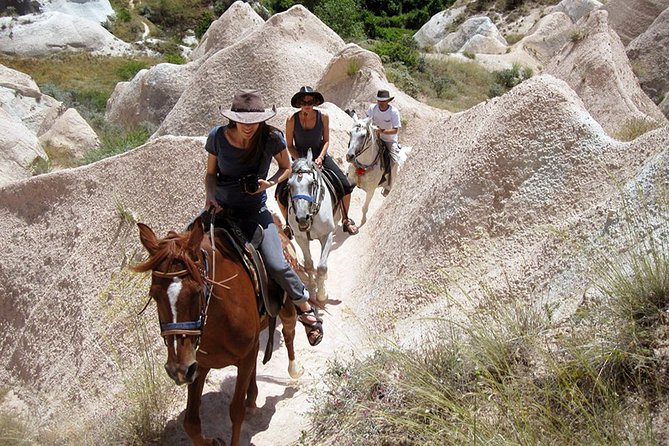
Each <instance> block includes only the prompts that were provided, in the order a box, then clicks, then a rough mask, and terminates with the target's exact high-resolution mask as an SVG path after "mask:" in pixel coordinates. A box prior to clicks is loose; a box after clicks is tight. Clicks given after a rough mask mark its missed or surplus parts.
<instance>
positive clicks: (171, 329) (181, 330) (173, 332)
mask: <svg viewBox="0 0 669 446" xmlns="http://www.w3.org/2000/svg"><path fill="white" fill-rule="evenodd" d="M202 254H203V266H202V268H201V269H200V273H201V274H202V277H204V278H205V283H204V284H203V288H202V294H201V295H200V316H199V317H198V319H197V320H195V321H188V322H168V323H162V322H161V323H160V336H162V337H163V339H164V340H165V344H167V336H179V335H180V336H181V337H182V338H185V337H186V336H197V340H196V344H199V340H200V336H202V330H203V328H204V324H205V320H206V317H207V309H208V308H209V297H210V296H211V294H212V292H211V291H212V288H213V285H212V286H208V285H207V283H206V282H207V279H206V278H207V274H208V270H209V264H208V262H207V251H205V250H204V249H203V250H202ZM151 274H152V275H153V276H155V277H160V278H162V279H174V278H175V277H184V276H187V275H188V270H186V269H182V270H179V271H172V272H169V273H166V272H163V271H156V270H154V271H152V272H151Z"/></svg>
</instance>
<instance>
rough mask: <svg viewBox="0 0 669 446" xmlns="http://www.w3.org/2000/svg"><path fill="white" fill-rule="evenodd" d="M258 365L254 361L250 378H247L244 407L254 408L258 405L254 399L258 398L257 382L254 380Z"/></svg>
mask: <svg viewBox="0 0 669 446" xmlns="http://www.w3.org/2000/svg"><path fill="white" fill-rule="evenodd" d="M257 367H258V365H257V363H254V365H253V372H252V373H251V379H250V380H249V387H248V388H247V389H246V408H247V409H255V408H257V407H258V406H257V405H256V399H257V398H258V382H257V381H256V369H257Z"/></svg>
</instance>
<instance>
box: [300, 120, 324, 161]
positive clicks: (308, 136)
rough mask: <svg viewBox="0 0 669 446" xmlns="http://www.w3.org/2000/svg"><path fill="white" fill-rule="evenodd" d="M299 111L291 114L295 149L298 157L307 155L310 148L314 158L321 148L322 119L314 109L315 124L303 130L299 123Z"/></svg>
mask: <svg viewBox="0 0 669 446" xmlns="http://www.w3.org/2000/svg"><path fill="white" fill-rule="evenodd" d="M299 115H300V112H297V113H295V114H294V115H293V122H294V123H295V126H294V130H293V139H294V140H295V150H296V151H297V153H299V154H300V157H302V158H304V157H306V156H307V151H308V150H309V149H311V153H312V156H313V157H314V158H316V157H317V156H318V155H319V154H320V153H321V149H322V148H323V121H322V119H321V112H320V111H318V110H316V125H315V126H314V128H313V129H309V130H305V129H304V128H302V123H300V116H299Z"/></svg>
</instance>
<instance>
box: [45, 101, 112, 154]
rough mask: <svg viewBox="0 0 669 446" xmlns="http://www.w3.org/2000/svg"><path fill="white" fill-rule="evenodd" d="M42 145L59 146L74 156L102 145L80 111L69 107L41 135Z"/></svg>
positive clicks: (64, 151)
mask: <svg viewBox="0 0 669 446" xmlns="http://www.w3.org/2000/svg"><path fill="white" fill-rule="evenodd" d="M39 142H40V144H41V145H42V147H52V148H58V149H60V150H61V151H62V152H63V153H67V154H68V155H69V156H71V157H73V158H80V157H81V156H83V155H84V154H86V153H87V152H89V151H91V150H94V149H97V148H98V147H100V138H98V135H97V134H96V133H95V132H94V131H93V129H92V128H91V126H90V125H88V123H87V122H86V120H85V119H84V118H82V117H81V115H80V114H79V112H78V111H77V110H76V109H74V108H68V109H67V110H65V112H64V113H63V114H62V115H60V116H59V117H58V118H57V119H56V121H55V122H54V123H53V125H52V126H51V127H50V128H49V130H47V131H46V132H44V133H43V134H42V135H40V137H39Z"/></svg>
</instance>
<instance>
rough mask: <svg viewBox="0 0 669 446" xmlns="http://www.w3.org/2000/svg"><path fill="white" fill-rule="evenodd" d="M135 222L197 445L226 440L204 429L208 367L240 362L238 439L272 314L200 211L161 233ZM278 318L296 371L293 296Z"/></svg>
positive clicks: (252, 400) (235, 403) (233, 406)
mask: <svg viewBox="0 0 669 446" xmlns="http://www.w3.org/2000/svg"><path fill="white" fill-rule="evenodd" d="M137 226H138V227H139V234H140V240H141V242H142V245H144V247H145V248H146V250H147V251H148V252H149V258H148V259H147V260H146V261H144V262H143V263H141V264H139V265H136V266H135V267H134V269H135V271H140V272H141V271H152V278H151V289H150V294H151V297H152V298H153V299H154V300H155V302H156V305H157V307H158V319H159V322H160V328H161V335H162V337H163V338H164V340H165V345H166V346H167V363H166V364H165V370H166V371H167V374H168V375H169V376H170V378H172V379H173V380H174V382H175V383H177V384H179V385H181V384H188V403H187V406H186V413H185V417H184V430H185V431H186V433H187V434H188V436H189V437H190V438H191V440H192V441H193V443H194V444H195V445H197V446H201V445H220V444H222V445H225V443H224V442H223V440H221V439H207V438H204V437H203V436H202V429H201V423H200V402H201V397H202V390H203V387H204V382H205V378H206V377H207V373H209V370H210V369H212V368H222V367H227V366H229V365H234V366H236V367H237V380H236V383H235V391H234V395H233V397H232V402H231V403H230V419H231V420H232V439H231V446H239V441H240V435H241V427H242V422H243V420H244V415H245V412H246V407H249V408H255V407H256V397H257V395H258V386H257V384H256V359H257V356H258V349H259V338H260V331H261V330H262V329H263V328H265V327H267V325H268V319H267V318H266V317H263V318H261V317H260V315H259V313H258V308H257V304H256V293H255V290H254V286H253V283H252V281H251V278H250V277H249V274H248V273H247V271H246V269H245V268H244V266H243V265H242V264H241V263H240V261H239V260H238V257H237V255H236V254H235V251H234V249H233V248H232V247H231V246H230V245H229V243H228V242H227V239H226V237H218V236H217V237H215V239H216V242H215V248H216V249H212V246H211V241H210V237H208V236H207V237H205V232H204V230H203V228H202V223H201V220H200V218H199V217H198V219H196V221H195V222H194V224H193V225H192V229H191V230H190V231H186V232H183V233H177V232H174V231H171V232H169V233H168V234H167V237H165V238H163V239H159V238H157V237H156V235H155V233H154V232H153V230H152V229H151V228H149V227H148V226H146V225H145V224H142V223H138V224H137ZM205 265H206V266H205ZM271 286H272V287H273V288H274V289H273V290H272V292H276V293H280V295H283V291H282V290H281V289H280V288H279V287H278V286H277V285H276V284H273V285H271ZM279 317H280V318H281V321H282V323H283V328H282V332H283V337H284V340H285V343H286V348H287V349H288V358H289V367H288V371H289V374H290V375H291V377H293V378H298V377H299V376H300V375H301V374H302V368H301V366H299V365H296V362H295V351H294V348H293V340H294V338H295V323H296V319H297V316H296V311H295V306H294V305H293V303H292V302H291V301H290V299H285V300H284V304H283V306H282V308H281V311H280V313H279ZM244 397H246V404H244Z"/></svg>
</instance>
